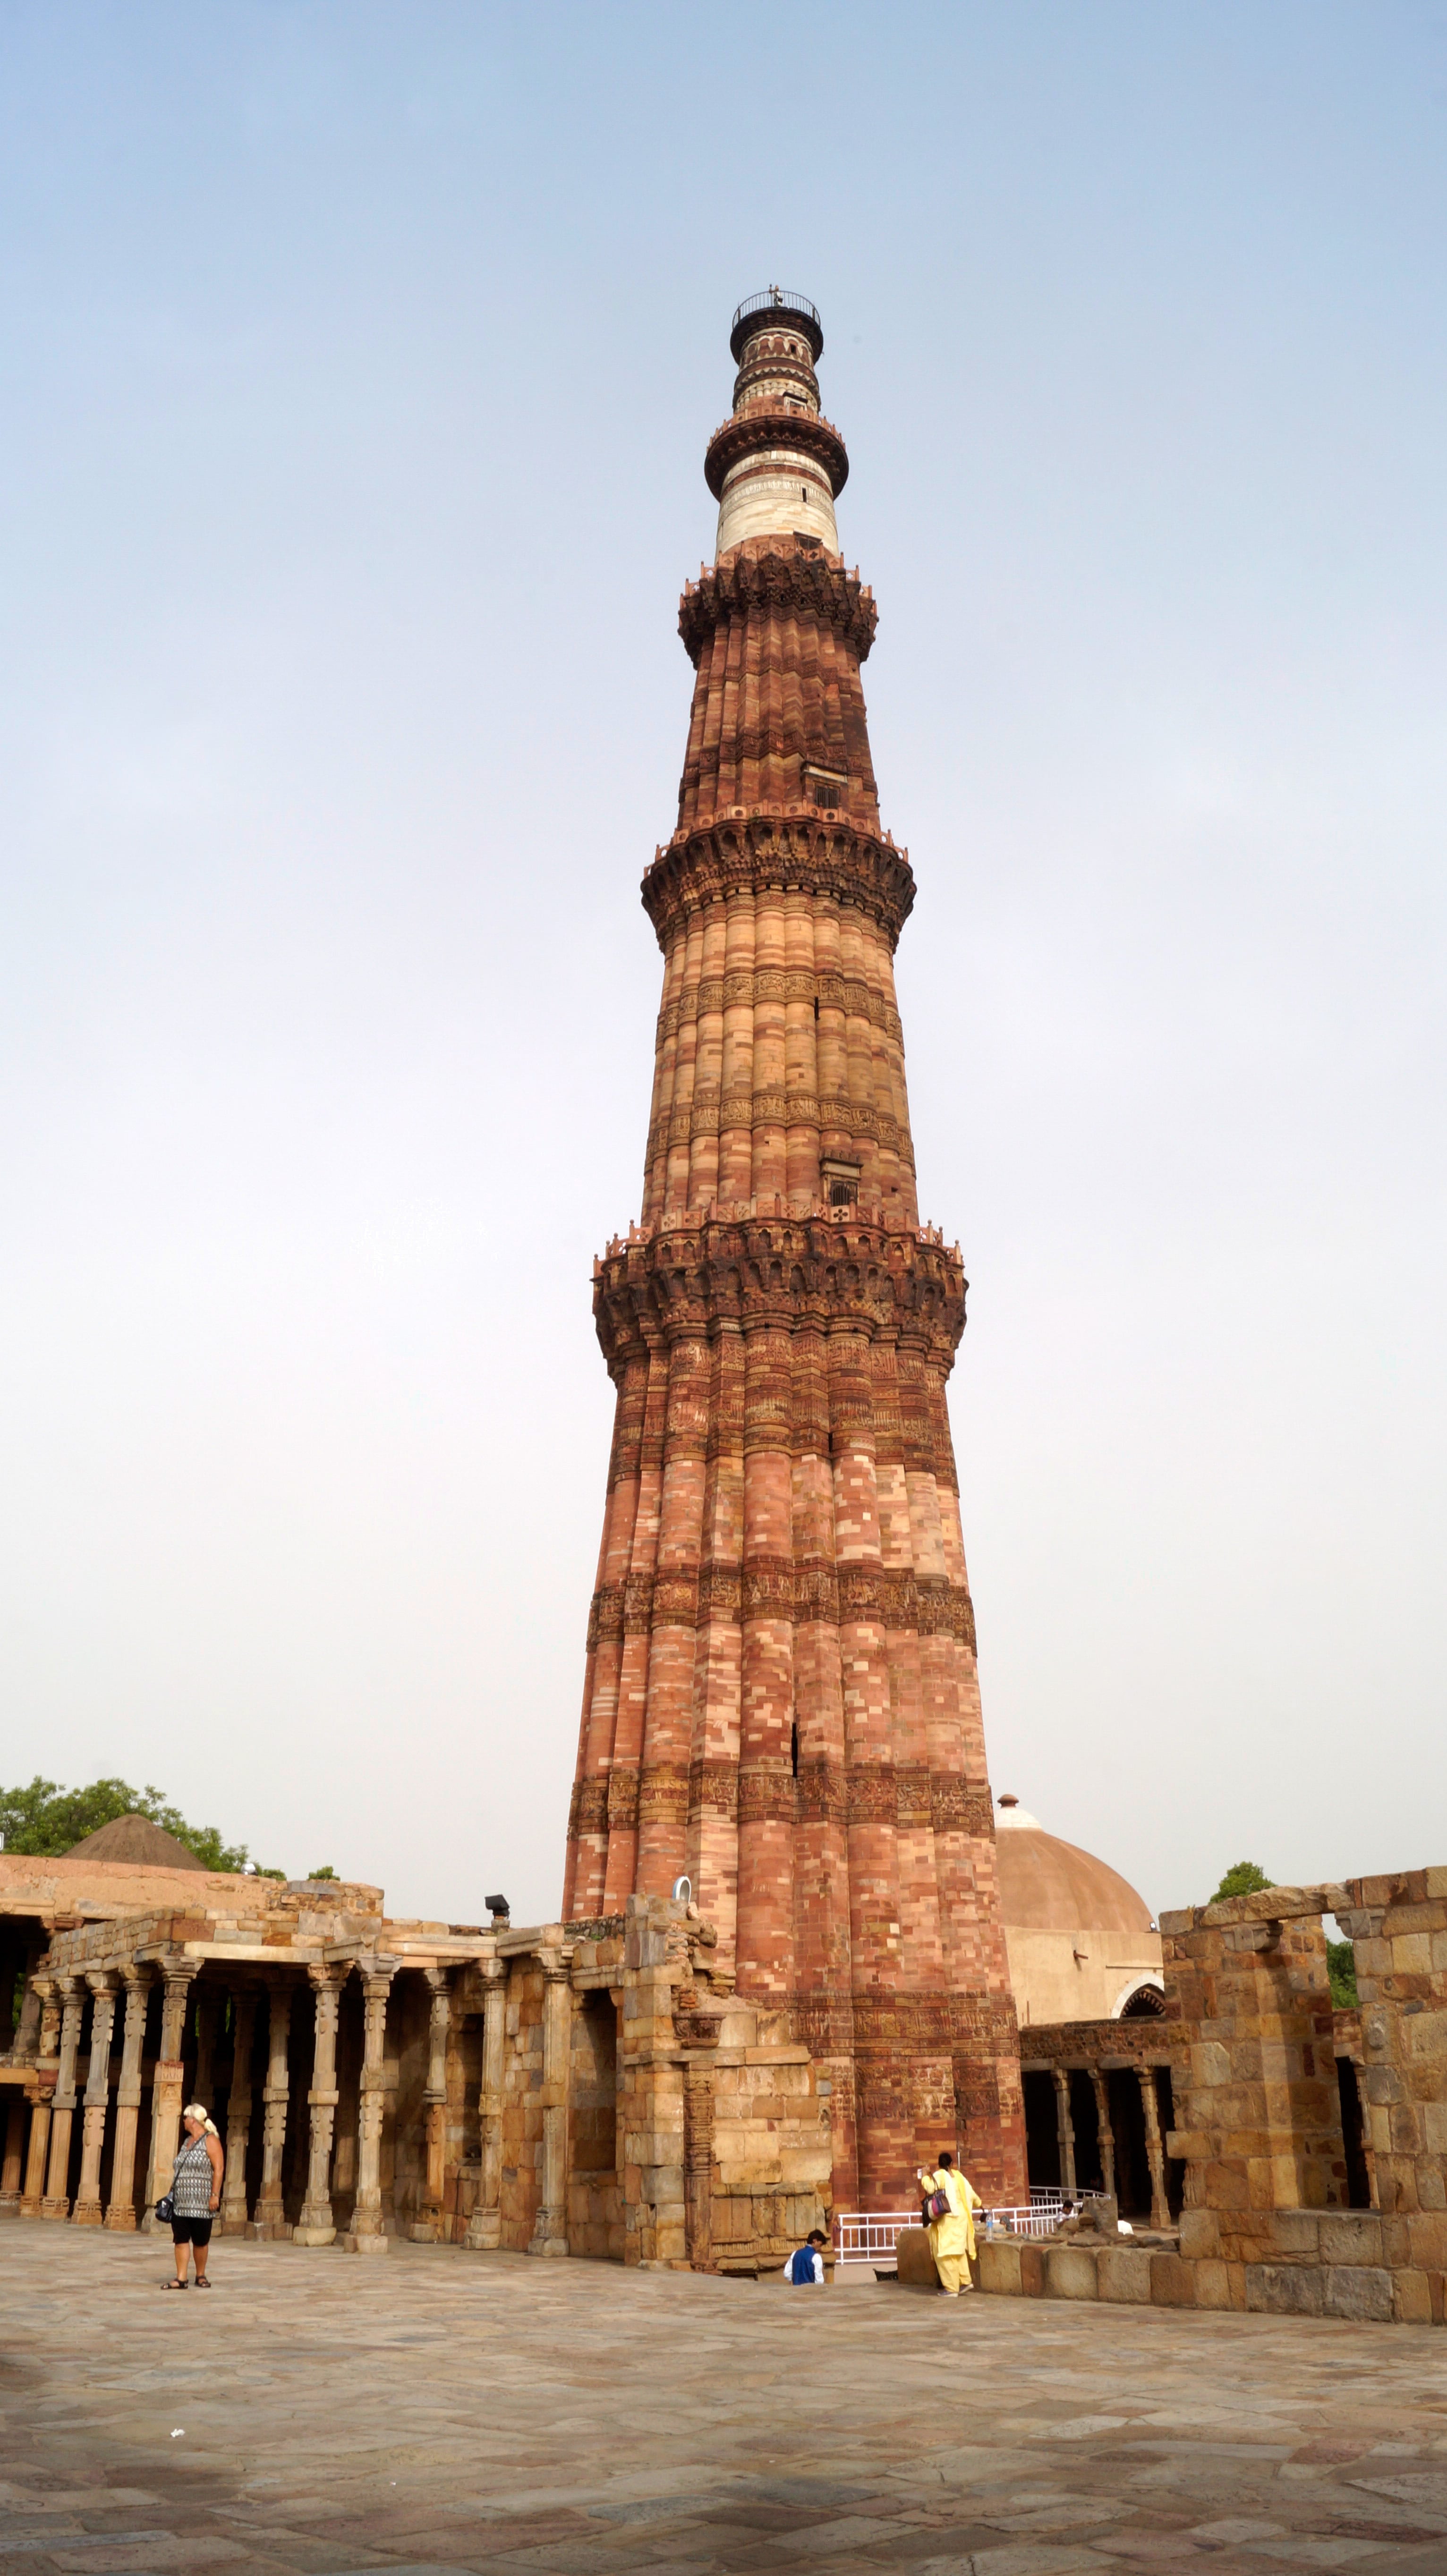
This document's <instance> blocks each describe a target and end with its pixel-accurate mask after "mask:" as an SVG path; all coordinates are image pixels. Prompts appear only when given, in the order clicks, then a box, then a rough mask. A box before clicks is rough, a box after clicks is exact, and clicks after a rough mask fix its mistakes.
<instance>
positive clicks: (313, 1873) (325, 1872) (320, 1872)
mask: <svg viewBox="0 0 1447 2576" xmlns="http://www.w3.org/2000/svg"><path fill="white" fill-rule="evenodd" d="M336 1874H337V1873H336V1871H335V1870H334V1869H333V1867H332V1865H331V1862H330V1861H328V1862H327V1864H326V1867H325V1868H324V1869H309V1870H308V1871H307V1876H308V1878H335V1877H336Z"/></svg>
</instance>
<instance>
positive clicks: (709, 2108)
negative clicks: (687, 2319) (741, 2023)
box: [673, 2009, 720, 2272]
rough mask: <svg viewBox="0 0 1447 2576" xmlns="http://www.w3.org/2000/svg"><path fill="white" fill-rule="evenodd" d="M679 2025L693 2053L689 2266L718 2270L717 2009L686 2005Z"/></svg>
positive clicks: (688, 2093) (688, 2108)
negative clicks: (715, 2144)
mask: <svg viewBox="0 0 1447 2576" xmlns="http://www.w3.org/2000/svg"><path fill="white" fill-rule="evenodd" d="M673 2022H674V2028H675V2030H676V2031H677V2033H678V2036H679V2040H680V2042H681V2044H682V2046H683V2047H684V2048H685V2049H686V2050H687V2052H688V2054H687V2057H686V2059H685V2061H684V2070H683V2195H684V2197H683V2219H684V2231H685V2240H686V2243H687V2247H688V2261H689V2269H690V2270H691V2271H694V2272H712V2271H713V2270H715V2268H716V2266H715V2264H714V2259H713V2077H714V2057H713V2052H714V2050H715V2049H716V2048H717V2046H718V2035H719V2027H720V2023H719V2016H718V2014H717V2013H711V2012H699V2011H696V2010H684V2009H680V2010H678V2011H676V2012H675V2014H674V2016H673Z"/></svg>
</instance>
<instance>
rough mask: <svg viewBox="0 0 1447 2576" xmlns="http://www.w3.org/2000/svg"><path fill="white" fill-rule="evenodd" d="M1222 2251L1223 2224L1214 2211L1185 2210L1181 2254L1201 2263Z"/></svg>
mask: <svg viewBox="0 0 1447 2576" xmlns="http://www.w3.org/2000/svg"><path fill="white" fill-rule="evenodd" d="M1220 2251H1221V2222H1220V2219H1219V2218H1218V2217H1217V2215H1216V2212H1215V2211H1214V2209H1183V2210H1182V2212H1181V2252H1182V2254H1183V2255H1184V2256H1185V2257H1186V2259H1187V2260H1188V2261H1190V2262H1200V2261H1202V2260H1204V2259H1209V2257H1211V2256H1212V2255H1215V2254H1219V2253H1220Z"/></svg>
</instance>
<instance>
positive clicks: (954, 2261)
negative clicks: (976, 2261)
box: [935, 2254, 975, 2299]
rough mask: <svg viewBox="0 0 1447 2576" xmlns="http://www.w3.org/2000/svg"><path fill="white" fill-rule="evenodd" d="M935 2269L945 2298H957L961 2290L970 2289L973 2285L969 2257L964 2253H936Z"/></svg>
mask: <svg viewBox="0 0 1447 2576" xmlns="http://www.w3.org/2000/svg"><path fill="white" fill-rule="evenodd" d="M935 2270H936V2271H937V2272H938V2274H939V2276H940V2288H941V2289H942V2290H943V2291H944V2293H945V2296H946V2298H949V2299H957V2298H958V2297H959V2295H960V2292H961V2290H972V2289H973V2288H974V2286H975V2285H974V2282H973V2281H972V2280H971V2279H970V2265H969V2258H968V2257H967V2256H966V2255H964V2254H937V2255H936V2256H935Z"/></svg>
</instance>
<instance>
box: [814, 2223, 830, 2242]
mask: <svg viewBox="0 0 1447 2576" xmlns="http://www.w3.org/2000/svg"><path fill="white" fill-rule="evenodd" d="M828 2242H829V2239H828V2237H827V2236H826V2235H825V2233H824V2230H823V2228H822V2227H811V2228H810V2230H809V2243H810V2244H811V2245H827V2244H828Z"/></svg>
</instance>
